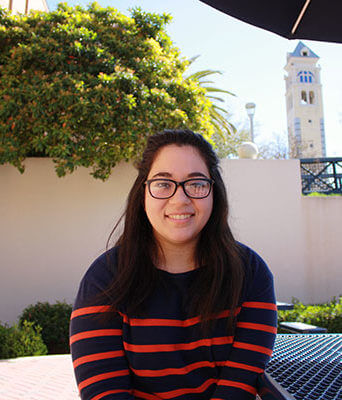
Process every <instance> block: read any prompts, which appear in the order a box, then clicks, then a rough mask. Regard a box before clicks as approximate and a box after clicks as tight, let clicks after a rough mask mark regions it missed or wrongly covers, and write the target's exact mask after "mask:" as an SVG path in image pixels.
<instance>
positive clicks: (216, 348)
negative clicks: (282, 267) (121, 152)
mask: <svg viewBox="0 0 342 400" xmlns="http://www.w3.org/2000/svg"><path fill="white" fill-rule="evenodd" d="M251 201H252V200H251ZM227 217H228V204H227V197H226V191H225V187H224V183H223V181H222V178H221V175H220V172H219V165H218V159H217V157H216V155H215V153H214V151H213V150H212V148H211V146H210V144H209V143H208V142H207V141H205V140H204V139H203V137H202V136H201V135H199V134H195V133H193V132H191V131H165V132H163V133H159V134H157V135H154V136H152V137H150V138H149V139H148V143H147V147H146V149H145V152H144V154H143V158H142V161H141V163H140V165H139V167H138V177H137V178H136V181H135V182H134V184H133V187H132V189H131V191H130V193H129V196H128V201H127V207H126V212H125V224H124V230H123V233H122V235H121V237H120V239H119V240H118V241H117V243H116V245H115V246H114V247H113V248H112V249H111V250H109V251H107V252H106V253H105V254H103V255H102V256H100V257H99V258H98V259H97V260H96V261H95V262H94V263H93V264H92V265H91V267H90V268H89V270H88V271H87V273H86V275H85V276H84V278H83V280H82V282H81V285H80V288H79V292H78V294H77V298H76V301H75V305H74V310H73V313H72V316H71V327H70V331H71V337H70V343H71V352H72V358H73V365H74V369H75V375H76V380H77V383H78V388H79V391H80V395H81V398H82V399H87V400H88V399H89V400H90V399H92V400H99V399H105V400H109V399H113V400H114V399H120V400H124V399H127V400H128V399H148V400H150V399H151V400H155V399H156V400H157V399H179V400H200V399H203V400H209V399H211V400H219V399H220V400H224V399H227V400H228V399H229V400H247V399H255V396H256V392H257V389H256V388H257V379H258V376H259V375H260V374H261V373H262V372H263V370H264V369H265V366H266V364H267V362H268V360H269V358H270V356H271V353H272V348H273V344H274V339H275V334H276V322H277V318H276V305H275V298H274V288H273V278H272V274H271V272H270V271H269V269H268V268H267V266H266V265H265V263H264V262H263V260H262V259H261V258H260V257H259V256H258V255H257V254H256V253H255V252H253V251H252V250H251V249H249V248H248V247H246V246H244V245H242V244H240V243H238V242H236V241H235V240H234V238H233V236H232V233H231V231H230V229H229V226H228V223H227Z"/></svg>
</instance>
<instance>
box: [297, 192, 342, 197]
mask: <svg viewBox="0 0 342 400" xmlns="http://www.w3.org/2000/svg"><path fill="white" fill-rule="evenodd" d="M304 196H305V197H334V196H342V194H341V193H329V194H326V193H320V192H312V193H309V194H306V195H304Z"/></svg>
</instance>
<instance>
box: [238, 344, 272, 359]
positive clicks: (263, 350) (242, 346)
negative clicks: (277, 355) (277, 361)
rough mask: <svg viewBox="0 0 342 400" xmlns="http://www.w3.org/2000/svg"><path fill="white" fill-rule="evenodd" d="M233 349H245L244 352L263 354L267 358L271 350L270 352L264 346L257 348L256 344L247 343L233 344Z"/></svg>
mask: <svg viewBox="0 0 342 400" xmlns="http://www.w3.org/2000/svg"><path fill="white" fill-rule="evenodd" d="M233 347H237V348H239V349H245V350H252V351H257V352H258V353H264V354H267V355H269V356H271V355H272V350H270V349H269V348H267V347H264V346H257V345H256V344H249V343H243V342H234V343H233Z"/></svg>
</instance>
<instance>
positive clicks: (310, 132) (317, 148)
mask: <svg viewBox="0 0 342 400" xmlns="http://www.w3.org/2000/svg"><path fill="white" fill-rule="evenodd" d="M318 60H319V57H318V56H317V55H316V54H315V53H314V52H313V51H312V50H310V49H309V48H308V47H307V46H305V45H304V43H302V42H299V43H298V45H297V47H296V48H295V50H294V51H293V52H292V53H287V64H286V66H285V71H286V72H287V75H286V76H285V82H286V110H287V126H288V139H289V150H290V151H289V153H290V157H291V158H313V157H325V156H326V148H325V130H324V116H323V102H322V85H321V79H320V69H321V68H320V66H319V65H317V62H318Z"/></svg>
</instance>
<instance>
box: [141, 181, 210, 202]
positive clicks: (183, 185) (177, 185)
mask: <svg viewBox="0 0 342 400" xmlns="http://www.w3.org/2000/svg"><path fill="white" fill-rule="evenodd" d="M156 181H167V182H172V183H174V184H175V185H176V186H175V190H174V192H173V193H172V194H171V195H170V196H167V197H155V196H153V194H152V192H151V183H153V182H156ZM190 181H206V182H209V183H210V187H209V192H208V194H206V195H205V196H202V197H194V196H190V195H189V194H188V193H187V192H186V190H185V184H186V183H187V182H190ZM214 183H215V181H214V180H213V179H209V178H190V179H186V180H185V181H182V182H177V181H175V180H173V179H168V178H154V179H148V180H147V181H146V182H144V184H145V185H147V187H148V191H149V193H150V195H151V196H152V197H153V198H154V199H158V200H166V199H170V198H171V197H172V196H174V195H175V193H176V192H177V189H178V187H179V186H181V187H182V189H183V192H184V194H185V196H187V197H189V198H190V199H205V198H206V197H208V196H209V195H210V193H211V189H212V187H213V184H214Z"/></svg>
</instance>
